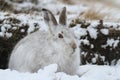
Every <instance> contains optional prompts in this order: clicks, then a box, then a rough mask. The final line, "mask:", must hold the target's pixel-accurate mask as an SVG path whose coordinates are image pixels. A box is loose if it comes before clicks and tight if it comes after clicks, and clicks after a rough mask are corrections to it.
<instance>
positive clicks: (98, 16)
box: [80, 7, 109, 20]
mask: <svg viewBox="0 0 120 80" xmlns="http://www.w3.org/2000/svg"><path fill="white" fill-rule="evenodd" d="M101 11H102V8H100V9H98V10H96V9H95V8H94V7H92V8H90V9H88V10H87V11H85V12H84V13H83V14H82V15H81V16H80V17H82V18H84V19H87V20H103V19H104V18H105V17H106V16H109V14H107V13H103V12H101Z"/></svg>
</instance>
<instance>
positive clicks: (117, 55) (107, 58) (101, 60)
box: [70, 19, 120, 65]
mask: <svg viewBox="0 0 120 80" xmlns="http://www.w3.org/2000/svg"><path fill="white" fill-rule="evenodd" d="M76 24H81V26H80V27H81V28H85V29H87V27H89V25H90V24H91V23H88V22H86V21H84V20H82V21H81V20H79V19H76V20H74V21H72V23H71V25H70V27H73V26H75V25H76ZM119 27H120V26H119V25H118V26H117V28H119ZM94 29H96V30H97V32H98V34H97V38H96V39H94V38H91V36H90V34H89V32H88V31H87V35H85V36H82V37H81V38H80V40H81V39H82V40H85V39H87V40H88V41H89V43H90V45H86V44H84V43H82V42H81V44H80V48H81V51H82V52H81V53H83V54H81V61H82V64H83V65H84V64H87V63H90V64H98V65H111V64H112V62H113V65H115V64H116V63H117V61H118V60H119V59H120V42H119V43H118V44H117V46H116V47H115V48H114V46H113V45H114V44H112V46H109V45H107V46H106V47H105V48H103V47H102V45H106V44H107V40H108V39H113V40H119V41H120V30H118V29H115V28H114V26H109V27H106V26H105V25H104V24H103V20H100V21H99V24H98V25H97V26H96V27H95V28H94ZM101 29H108V31H109V34H108V35H105V34H103V33H101V31H100V30H101ZM91 45H93V46H94V47H93V48H91ZM96 55H97V56H96ZM93 58H95V59H96V60H95V62H94V61H92V59H93Z"/></svg>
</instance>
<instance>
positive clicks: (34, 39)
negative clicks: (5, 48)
mask: <svg viewBox="0 0 120 80" xmlns="http://www.w3.org/2000/svg"><path fill="white" fill-rule="evenodd" d="M51 30H53V29H51ZM61 30H62V33H65V34H60V32H61ZM69 32H71V31H70V30H69V29H68V28H67V27H66V28H64V27H63V26H58V27H57V29H55V30H54V32H53V33H51V31H48V32H44V31H37V32H34V33H32V34H30V35H28V36H27V37H25V38H23V39H22V40H21V41H20V42H18V44H17V45H16V46H15V48H14V50H13V51H12V54H11V57H10V61H9V68H10V69H15V70H18V71H21V72H37V71H38V69H40V68H43V67H44V66H47V65H49V64H53V63H56V64H58V71H63V72H66V73H68V74H75V72H76V70H77V69H78V67H79V63H80V61H79V60H80V59H79V57H80V56H79V49H78V46H77V44H76V40H75V38H74V36H73V34H72V33H69ZM68 33H69V34H68ZM66 35H67V37H68V38H65V39H64V38H63V36H66ZM58 37H59V38H58ZM69 39H70V40H69Z"/></svg>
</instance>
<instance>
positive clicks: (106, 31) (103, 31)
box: [100, 29, 109, 35]
mask: <svg viewBox="0 0 120 80" xmlns="http://www.w3.org/2000/svg"><path fill="white" fill-rule="evenodd" d="M100 31H101V32H102V33H103V34H104V35H108V34H109V30H108V29H101V30H100Z"/></svg>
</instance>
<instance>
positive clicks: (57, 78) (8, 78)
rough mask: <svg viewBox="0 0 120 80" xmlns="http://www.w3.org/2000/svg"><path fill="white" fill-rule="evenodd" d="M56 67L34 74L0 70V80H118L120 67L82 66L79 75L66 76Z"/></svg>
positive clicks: (47, 67)
mask: <svg viewBox="0 0 120 80" xmlns="http://www.w3.org/2000/svg"><path fill="white" fill-rule="evenodd" d="M56 71H57V65H56V64H51V65H48V66H46V67H45V68H44V69H40V70H39V71H38V72H36V73H29V72H26V73H20V72H17V71H15V70H13V71H11V70H10V69H6V70H0V80H119V79H120V74H119V72H120V66H119V65H116V66H105V65H104V66H98V65H84V66H80V67H79V70H78V72H79V74H80V75H81V76H77V75H68V74H66V73H64V72H56Z"/></svg>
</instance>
